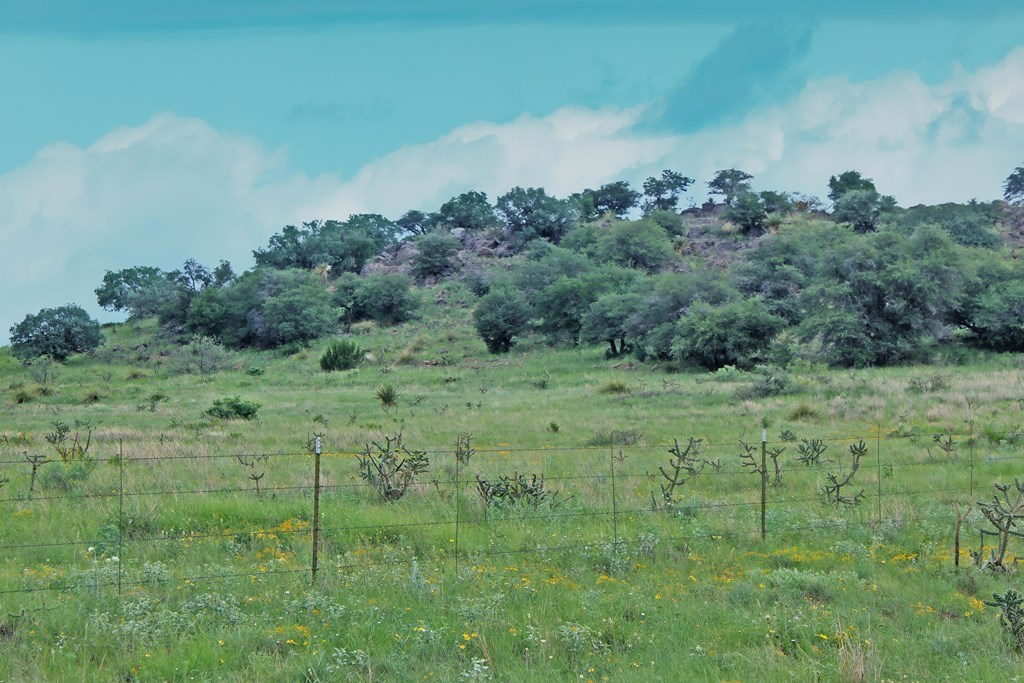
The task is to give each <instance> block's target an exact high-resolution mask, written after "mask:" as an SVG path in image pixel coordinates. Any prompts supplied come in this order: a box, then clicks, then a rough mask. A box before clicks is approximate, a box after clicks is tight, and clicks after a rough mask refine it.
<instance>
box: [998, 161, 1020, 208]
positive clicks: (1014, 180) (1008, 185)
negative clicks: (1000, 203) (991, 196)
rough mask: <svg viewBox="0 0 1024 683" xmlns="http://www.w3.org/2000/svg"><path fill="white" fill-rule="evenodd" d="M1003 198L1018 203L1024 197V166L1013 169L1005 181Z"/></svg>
mask: <svg viewBox="0 0 1024 683" xmlns="http://www.w3.org/2000/svg"><path fill="white" fill-rule="evenodd" d="M1003 199H1005V200H1006V201H1007V202H1010V203H1018V202H1020V201H1021V200H1022V199H1024V166H1018V167H1017V168H1015V169H1013V173H1011V174H1010V175H1008V176H1007V177H1006V181H1005V182H1004V183H1003Z"/></svg>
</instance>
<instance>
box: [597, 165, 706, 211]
mask: <svg viewBox="0 0 1024 683" xmlns="http://www.w3.org/2000/svg"><path fill="white" fill-rule="evenodd" d="M665 173H672V171H665ZM675 175H677V176H678V175H679V174H678V173H677V174H675ZM680 178H681V176H680ZM683 180H689V181H690V182H691V183H692V182H693V180H692V179H689V178H683ZM687 184H689V183H687ZM685 189H686V187H685V186H684V187H683V188H682V189H681V190H680V192H682V191H684V190H685ZM593 192H594V208H595V209H596V210H597V212H598V215H602V214H605V213H611V214H614V215H615V217H616V218H622V217H623V216H625V215H626V214H627V213H628V212H629V210H630V209H632V208H633V207H635V206H637V204H639V203H640V197H641V194H640V193H639V192H637V191H636V190H634V189H633V188H632V187H630V185H629V183H627V182H626V181H625V180H616V181H615V182H614V183H605V184H604V185H602V186H601V187H599V188H598V189H597V190H594V191H593Z"/></svg>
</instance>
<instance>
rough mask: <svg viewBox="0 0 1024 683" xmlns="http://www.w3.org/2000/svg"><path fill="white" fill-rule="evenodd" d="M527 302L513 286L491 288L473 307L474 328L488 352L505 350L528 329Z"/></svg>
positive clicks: (529, 313)
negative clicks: (500, 288) (474, 307)
mask: <svg viewBox="0 0 1024 683" xmlns="http://www.w3.org/2000/svg"><path fill="white" fill-rule="evenodd" d="M530 317H531V309H530V304H529V303H528V302H527V300H526V297H525V296H524V295H523V293H522V292H518V291H516V290H514V289H502V290H497V289H495V290H492V291H491V292H489V293H487V294H485V295H484V296H483V297H481V299H480V301H479V303H478V304H477V306H476V309H474V310H473V323H474V325H475V326H476V331H477V333H478V334H479V335H480V337H481V338H482V339H483V340H484V343H485V344H486V345H487V350H488V351H490V352H491V353H506V352H507V351H508V350H509V349H510V348H512V346H513V345H514V344H515V340H516V338H517V337H520V336H522V335H523V333H524V332H526V331H527V330H528V329H529V325H530Z"/></svg>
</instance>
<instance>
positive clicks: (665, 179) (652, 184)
mask: <svg viewBox="0 0 1024 683" xmlns="http://www.w3.org/2000/svg"><path fill="white" fill-rule="evenodd" d="M692 184H693V178H688V177H686V176H684V175H683V174H682V173H679V172H678V171H673V170H670V169H667V168H666V169H665V170H664V171H662V172H661V176H660V177H654V176H651V177H650V178H648V179H647V180H645V181H644V195H645V196H646V197H647V199H645V200H644V206H643V208H644V214H645V215H646V214H649V213H651V212H652V211H656V210H661V211H675V210H676V206H677V205H678V204H679V196H680V195H681V194H683V193H684V192H686V189H687V188H688V187H690V185H692Z"/></svg>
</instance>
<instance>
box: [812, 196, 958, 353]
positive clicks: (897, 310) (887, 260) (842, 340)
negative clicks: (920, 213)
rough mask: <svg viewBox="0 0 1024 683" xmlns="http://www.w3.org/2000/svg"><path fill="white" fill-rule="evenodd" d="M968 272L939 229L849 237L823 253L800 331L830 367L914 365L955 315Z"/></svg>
mask: <svg viewBox="0 0 1024 683" xmlns="http://www.w3.org/2000/svg"><path fill="white" fill-rule="evenodd" d="M854 192H856V190H854ZM965 272H966V267H965V264H964V263H963V259H962V251H961V250H960V249H959V248H958V247H956V245H955V244H954V243H953V242H952V240H951V239H950V238H949V236H948V235H946V234H945V233H943V232H942V231H941V230H938V229H936V228H927V227H926V228H921V229H919V230H917V231H916V232H915V233H914V234H913V235H911V236H909V237H905V236H902V235H899V234H896V233H893V232H878V233H868V234H864V235H850V234H847V236H846V237H845V238H843V239H841V240H839V241H836V242H835V243H834V244H833V245H832V248H831V249H829V250H828V251H825V252H823V253H822V254H821V256H820V258H819V262H818V265H817V272H816V273H815V279H814V282H813V284H812V285H811V286H809V287H808V288H807V289H806V290H805V291H804V293H803V294H801V296H800V305H801V306H802V307H803V308H804V309H805V310H806V311H807V314H806V316H805V317H804V318H803V320H802V322H801V323H800V325H799V327H798V328H797V331H798V333H799V335H800V336H801V338H803V339H804V340H805V341H808V342H812V341H813V342H815V343H816V344H817V346H818V348H819V354H820V356H821V358H822V359H823V360H824V361H826V362H828V363H829V364H831V365H838V366H847V367H850V366H867V365H888V364H892V363H896V362H900V361H904V360H908V359H912V358H914V357H915V356H916V354H918V352H919V349H920V348H921V342H922V340H923V339H924V338H925V337H926V336H930V335H933V334H935V333H936V332H938V331H940V330H941V329H942V328H943V326H944V325H946V324H948V323H949V322H950V321H951V320H952V318H953V316H955V315H956V314H957V311H958V310H960V308H961V306H962V303H961V302H962V299H963V297H964V296H965V293H966V291H967V290H966V281H965V277H964V274H965Z"/></svg>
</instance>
